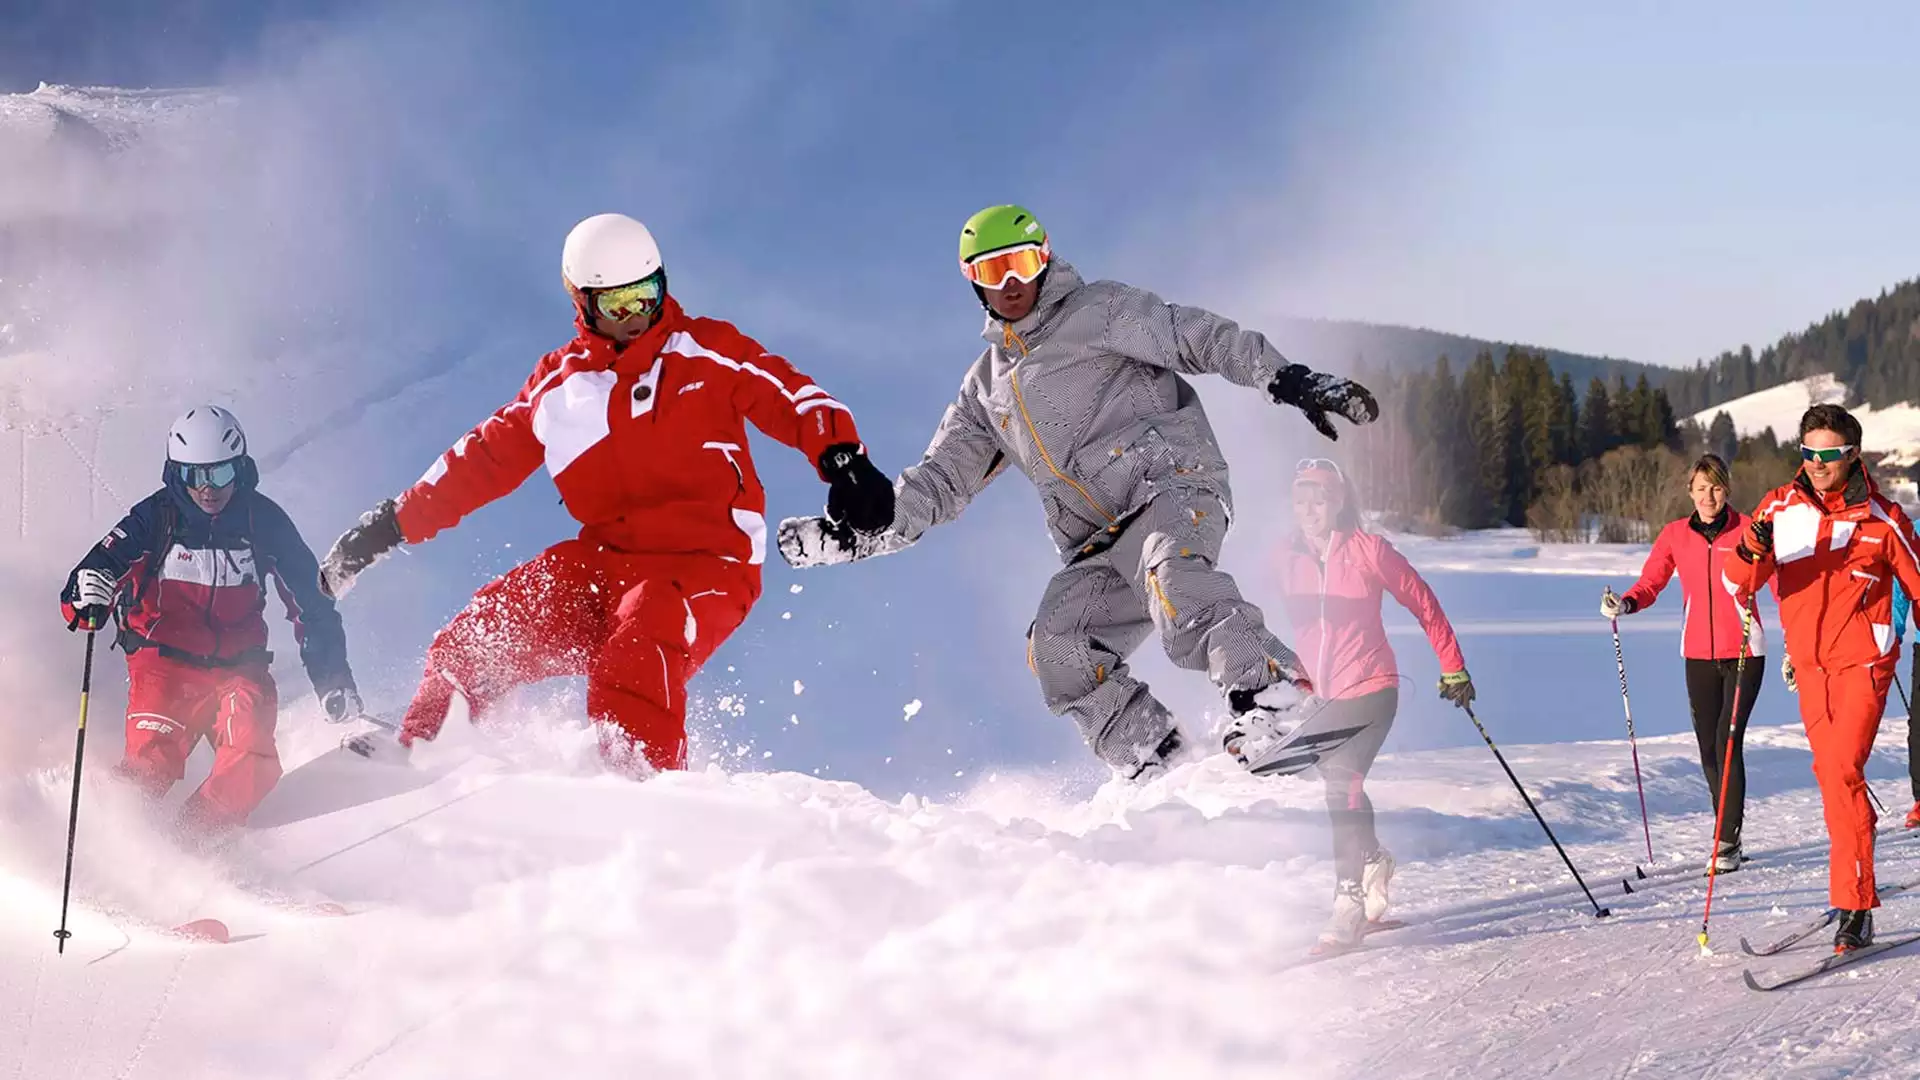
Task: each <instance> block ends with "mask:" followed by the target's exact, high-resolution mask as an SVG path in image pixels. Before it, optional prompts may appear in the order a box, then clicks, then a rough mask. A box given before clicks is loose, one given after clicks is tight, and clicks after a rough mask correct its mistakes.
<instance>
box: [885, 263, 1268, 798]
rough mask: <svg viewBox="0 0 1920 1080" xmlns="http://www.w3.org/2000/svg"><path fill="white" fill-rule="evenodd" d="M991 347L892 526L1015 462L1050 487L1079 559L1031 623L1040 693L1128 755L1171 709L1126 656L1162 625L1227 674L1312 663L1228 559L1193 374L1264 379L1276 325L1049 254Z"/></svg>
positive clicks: (1213, 446)
mask: <svg viewBox="0 0 1920 1080" xmlns="http://www.w3.org/2000/svg"><path fill="white" fill-rule="evenodd" d="M982 336H983V337H985V338H986V339H987V343H988V344H987V350H986V352H985V353H983V354H982V355H981V357H980V359H979V360H978V361H976V362H975V363H974V365H973V367H972V369H971V370H969V371H968V372H967V376H966V379H965V381H964V382H962V384H961V387H960V394H959V396H958V398H956V399H955V401H954V403H953V404H952V405H950V406H948V407H947V412H946V415H945V416H944V417H943V418H942V419H941V421H940V427H939V429H938V430H937V431H936V432H934V436H933V441H932V443H931V444H930V445H929V446H928V447H927V452H926V457H925V458H924V459H923V460H922V461H921V462H920V463H919V464H917V465H915V466H913V467H912V468H909V469H907V470H906V471H905V472H903V473H902V474H901V476H900V479H899V481H898V482H897V485H896V488H897V492H898V503H897V509H896V511H895V516H894V523H893V528H892V529H891V530H890V531H891V532H893V533H896V534H898V538H899V540H901V541H904V542H907V543H911V542H912V541H914V540H916V539H918V538H919V536H920V534H922V533H924V532H925V531H926V530H927V529H929V528H932V527H933V526H935V525H939V524H942V523H944V522H947V521H951V520H953V519H954V518H955V517H957V516H959V514H960V512H961V511H962V510H963V509H965V508H966V505H967V503H968V502H969V501H970V500H972V499H973V497H974V496H976V495H978V494H979V493H980V492H981V490H982V489H984V488H985V487H986V486H987V484H988V483H989V482H990V481H991V480H992V479H993V478H994V476H996V475H997V474H998V473H999V472H1000V471H1001V470H1002V469H1003V467H1004V466H1005V465H1006V464H1008V463H1011V464H1013V465H1015V466H1018V467H1019V469H1020V471H1021V472H1024V473H1025V474H1026V475H1027V477H1028V479H1030V480H1032V481H1033V483H1034V486H1035V487H1036V488H1038V489H1039V492H1040V502H1041V505H1042V507H1043V508H1044V510H1045V511H1046V515H1047V526H1048V528H1049V529H1051V530H1052V533H1053V541H1054V544H1055V546H1056V547H1057V548H1059V550H1060V552H1061V556H1062V558H1063V559H1064V560H1065V561H1066V564H1067V565H1066V566H1065V567H1064V568H1063V569H1062V570H1061V571H1060V572H1059V573H1058V574H1056V575H1054V577H1053V580H1052V581H1051V582H1050V583H1049V584H1048V586H1047V590H1046V595H1045V596H1044V597H1043V598H1042V600H1041V602H1040V613H1039V617H1038V618H1037V619H1035V620H1034V624H1033V628H1032V630H1031V632H1030V637H1029V641H1028V658H1029V661H1030V663H1031V665H1032V667H1033V670H1034V674H1035V675H1037V676H1038V677H1039V679H1040V688H1041V691H1042V693H1043V694H1044V695H1045V697H1046V702H1047V706H1048V707H1049V708H1050V709H1052V710H1053V712H1054V713H1055V714H1056V715H1058V714H1061V713H1071V714H1072V715H1073V718H1074V720H1075V722H1076V723H1078V724H1079V727H1080V733H1081V735H1082V736H1083V737H1084V738H1085V739H1086V741H1087V744H1088V745H1089V746H1091V747H1092V748H1093V751H1094V753H1096V754H1098V755H1099V756H1100V757H1101V758H1102V759H1103V760H1105V761H1106V762H1108V763H1109V764H1111V765H1113V766H1114V767H1116V768H1118V769H1121V770H1123V771H1131V770H1132V769H1133V768H1135V767H1136V766H1138V765H1139V764H1140V763H1141V762H1143V761H1144V760H1146V759H1147V758H1148V757H1149V756H1150V755H1151V754H1152V752H1153V750H1154V749H1155V747H1157V746H1158V745H1159V743H1160V741H1161V739H1163V738H1164V737H1165V736H1166V734H1167V733H1168V731H1170V730H1171V728H1172V726H1173V717H1172V715H1171V714H1170V713H1169V712H1168V711H1167V709H1166V707H1165V706H1164V705H1162V704H1160V702H1158V701H1156V700H1154V698H1153V696H1152V695H1151V694H1150V693H1149V692H1148V690H1147V687H1146V686H1145V685H1144V684H1143V683H1140V682H1138V681H1136V680H1135V679H1133V678H1132V677H1131V676H1130V675H1129V674H1128V672H1127V664H1126V658H1127V656H1128V655H1129V654H1131V653H1132V652H1133V651H1134V650H1135V649H1137V648H1139V647H1140V645H1141V644H1142V643H1143V642H1145V641H1146V639H1147V635H1148V634H1149V633H1151V632H1152V631H1153V630H1154V629H1158V630H1159V631H1160V639H1161V642H1162V644H1163V645H1164V646H1165V647H1166V650H1167V656H1168V657H1170V658H1171V659H1172V660H1173V662H1174V663H1176V664H1178V665H1180V666H1181V667H1183V668H1188V669H1191V670H1204V671H1206V672H1207V674H1208V676H1209V677H1210V678H1211V679H1212V680H1213V682H1214V684H1215V685H1216V686H1218V687H1220V688H1221V690H1223V691H1226V690H1240V689H1258V688H1260V687H1264V686H1266V685H1268V684H1269V683H1271V682H1273V681H1274V679H1275V678H1276V677H1277V676H1278V675H1280V674H1283V673H1284V674H1287V675H1289V676H1293V675H1297V674H1299V672H1300V665H1299V663H1298V661H1297V660H1296V659H1295V658H1294V655H1293V653H1292V652H1291V651H1290V650H1288V649H1287V647H1286V646H1284V645H1282V644H1281V643H1280V642H1279V640H1278V639H1276V638H1275V637H1274V636H1273V635H1272V634H1271V633H1269V632H1268V631H1267V629H1266V626H1265V624H1264V622H1263V620H1262V617H1261V614H1260V609H1259V608H1256V607H1254V606H1253V605H1252V604H1249V603H1247V602H1246V601H1245V600H1243V599H1241V596H1240V591H1239V589H1238V588H1237V587H1236V586H1235V585H1234V582H1233V579H1232V578H1231V577H1229V576H1228V575H1227V574H1226V573H1225V572H1223V571H1221V570H1219V569H1217V568H1216V566H1215V563H1216V562H1217V561H1218V559H1219V555H1220V544H1221V541H1222V540H1223V539H1224V538H1225V536H1226V531H1227V524H1228V516H1229V515H1230V514H1231V512H1232V505H1231V500H1232V496H1231V494H1230V492H1229V491H1228V487H1227V464H1226V461H1225V459H1224V458H1223V457H1222V456H1221V454H1220V448H1219V445H1218V444H1217V442H1216V441H1215V439H1214V435H1213V428H1212V426H1211V425H1210V424H1208V423H1207V417H1206V413H1205V412H1204V411H1203V410H1202V409H1201V406H1200V399H1199V397H1198V396H1197V395H1196V394H1195V393H1194V391H1193V387H1192V386H1190V385H1189V384H1188V383H1187V381H1186V380H1185V379H1183V378H1181V375H1182V374H1199V373H1205V372H1212V373H1215V374H1220V375H1224V376H1226V377H1227V378H1229V379H1231V380H1233V381H1234V382H1236V383H1239V384H1241V385H1242V386H1250V387H1256V388H1264V387H1265V386H1266V385H1267V383H1268V381H1269V380H1271V379H1272V377H1273V374H1274V372H1275V371H1276V370H1277V369H1278V368H1280V367H1282V366H1284V365H1285V364H1286V361H1285V360H1284V359H1283V358H1282V357H1281V355H1280V353H1279V352H1278V351H1277V350H1275V349H1274V348H1273V346H1272V345H1270V344H1268V343H1267V340H1266V338H1265V337H1263V336H1261V335H1260V334H1257V333H1254V332H1252V331H1245V330H1241V329H1240V328H1239V327H1238V326H1236V325H1235V324H1234V323H1232V322H1230V321H1228V320H1227V319H1224V318H1221V317H1220V316H1218V315H1215V314H1213V313H1211V312H1208V311H1202V310H1200V309H1198V308H1190V307H1181V306H1180V305H1178V304H1169V303H1166V302H1164V301H1162V300H1161V299H1160V298H1159V297H1157V296H1154V295H1153V294H1152V293H1148V292H1145V291H1143V290H1140V289H1135V288H1133V287H1131V286H1128V285H1123V284H1120V283H1118V282H1112V281H1096V282H1093V283H1091V284H1088V283H1085V282H1083V281H1082V280H1081V278H1080V275H1079V274H1078V273H1076V272H1075V271H1074V269H1073V267H1072V266H1071V265H1069V264H1068V263H1066V262H1065V261H1063V260H1060V259H1057V258H1056V259H1055V260H1053V263H1052V266H1051V268H1050V269H1049V270H1048V271H1047V276H1046V279H1045V281H1044V282H1043V284H1042V286H1041V291H1040V299H1039V302H1038V303H1037V304H1036V305H1035V307H1034V310H1033V311H1032V312H1031V313H1030V314H1029V315H1028V316H1027V317H1026V318H1024V319H1022V320H1020V321H1019V322H1017V323H1012V324H1006V323H1002V322H1001V321H999V320H998V319H995V318H991V317H989V318H988V320H987V325H986V329H985V330H984V331H983V334H982Z"/></svg>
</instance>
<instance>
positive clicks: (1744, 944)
mask: <svg viewBox="0 0 1920 1080" xmlns="http://www.w3.org/2000/svg"><path fill="white" fill-rule="evenodd" d="M1740 951H1741V952H1743V953H1746V954H1747V955H1748V956H1764V955H1766V954H1765V953H1762V952H1760V951H1759V950H1757V949H1755V948H1754V947H1753V945H1752V943H1751V942H1749V941H1748V940H1747V939H1746V938H1741V939H1740Z"/></svg>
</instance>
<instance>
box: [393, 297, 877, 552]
mask: <svg viewBox="0 0 1920 1080" xmlns="http://www.w3.org/2000/svg"><path fill="white" fill-rule="evenodd" d="M577 325H578V324H577ZM748 420H752V421H753V424H754V426H755V427H757V428H759V429H760V430H761V431H764V432H766V433H767V434H768V435H770V436H772V437H773V438H776V439H778V440H780V441H781V442H783V443H786V444H787V445H788V446H792V447H794V448H796V449H798V450H799V451H800V452H801V453H803V454H805V455H806V457H807V460H808V461H810V462H812V463H814V467H815V469H816V470H817V469H818V468H819V460H820V455H821V453H822V452H823V451H825V450H826V449H827V448H828V447H830V446H834V445H836V444H839V443H858V442H859V441H860V436H859V433H858V432H857V431H856V430H855V429H854V424H853V414H852V413H851V412H850V411H849V410H848V409H847V407H846V406H845V405H842V404H841V403H840V402H838V401H836V400H834V398H833V397H832V395H830V394H828V393H827V392H826V391H825V390H822V389H821V388H820V387H819V386H816V385H815V384H814V383H813V381H812V380H811V379H809V378H807V377H806V376H805V375H802V374H801V373H800V372H798V371H796V370H794V367H793V365H791V364H789V363H788V362H787V361H786V360H784V359H782V358H781V357H778V356H775V355H773V354H771V353H769V352H767V350H766V349H764V348H762V347H761V346H760V344H759V342H756V341H754V340H753V339H752V338H750V337H748V336H746V335H745V334H742V333H741V332H740V331H739V330H737V329H735V328H734V327H733V325H732V324H730V323H726V322H722V321H720V320H718V319H699V318H693V317H691V316H688V315H687V314H685V313H684V312H683V311H682V310H681V308H680V306H679V304H678V303H676V302H675V301H674V300H673V299H672V298H671V297H669V298H668V299H667V301H666V304H665V307H664V308H663V310H662V312H661V316H660V320H659V321H658V322H657V323H655V324H654V326H653V327H652V328H651V329H649V330H648V331H647V332H646V333H645V334H644V335H642V336H640V337H638V338H635V339H634V340H633V341H632V342H631V343H629V344H628V345H627V347H626V348H624V349H617V348H615V346H614V343H613V342H612V341H611V340H609V339H608V338H605V337H602V336H601V335H599V334H596V333H593V332H591V331H589V330H588V329H587V328H586V327H585V326H584V325H579V334H578V336H576V337H575V338H574V339H573V341H572V342H570V343H569V344H568V345H566V346H565V347H564V348H561V349H557V350H555V351H554V352H551V353H548V354H547V355H546V356H544V357H542V358H541V359H540V363H539V364H538V365H536V366H535V367H534V369H533V374H532V375H531V376H530V377H529V378H528V379H527V383H526V386H525V387H524V388H522V389H521V391H520V393H519V395H518V396H516V397H515V398H514V399H513V400H512V401H510V402H508V403H507V404H506V405H504V406H502V407H501V408H500V410H499V411H498V412H495V413H494V414H493V415H492V416H490V417H488V418H487V419H486V420H484V421H482V422H481V424H480V426H478V427H476V428H474V429H473V430H472V431H470V432H468V433H467V434H466V435H465V436H464V437H462V438H461V439H460V441H459V442H457V443H455V444H454V445H453V448H452V449H451V450H448V451H447V452H446V453H445V454H442V455H441V456H440V458H439V460H437V461H435V462H434V463H433V467H432V468H430V469H428V470H427V473H426V475H425V476H422V477H421V478H420V480H419V482H418V483H416V484H414V486H413V487H412V488H410V489H408V490H407V492H406V493H405V494H403V495H401V496H400V499H399V507H398V517H399V523H400V530H401V532H402V533H403V534H404V535H405V537H406V539H407V542H408V543H413V544H418V543H421V542H423V541H426V540H428V539H430V538H432V537H433V536H434V535H435V534H436V533H438V532H440V531H441V530H442V529H447V528H450V527H452V526H453V525H454V524H455V523H456V522H458V521H459V520H460V519H461V518H463V517H465V516H466V515H468V514H470V513H472V512H473V511H475V510H477V509H479V508H480V507H482V506H485V505H486V504H487V503H490V502H492V501H493V500H495V499H498V498H500V497H501V496H503V495H506V494H508V493H510V492H512V491H513V490H514V489H515V488H517V487H519V486H520V484H521V482H522V481H524V480H526V478H527V477H528V476H530V475H532V473H533V471H534V469H536V468H538V467H539V466H540V465H541V464H542V463H544V464H545V465H546V467H547V471H548V472H549V473H550V474H552V476H553V482H554V485H555V486H556V487H558V488H559V489H560V497H561V499H562V500H563V501H564V502H565V503H566V506H567V509H568V511H570V512H571V513H572V514H573V516H574V518H575V519H577V520H578V521H579V522H580V524H581V529H580V536H581V538H582V539H584V540H588V541H592V542H594V543H598V544H603V545H605V546H607V547H609V548H612V549H614V550H616V551H623V552H629V553H635V554H711V555H715V556H718V557H720V558H723V559H726V560H729V561H733V562H739V563H745V564H751V565H757V564H760V563H762V562H765V561H766V537H767V526H766V507H767V500H766V492H765V490H764V489H763V488H762V487H761V486H760V478H759V476H758V475H757V474H756V473H755V472H754V468H753V459H752V457H751V455H749V454H748V452H747V432H746V422H747V421H748Z"/></svg>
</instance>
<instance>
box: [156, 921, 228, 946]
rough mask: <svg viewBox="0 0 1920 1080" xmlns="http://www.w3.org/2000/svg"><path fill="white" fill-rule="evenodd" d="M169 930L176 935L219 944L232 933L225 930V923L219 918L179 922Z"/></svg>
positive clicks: (222, 943)
mask: <svg viewBox="0 0 1920 1080" xmlns="http://www.w3.org/2000/svg"><path fill="white" fill-rule="evenodd" d="M170 932H171V933H172V934H174V935H175V936H176V937H184V938H192V939H193V940H195V941H211V942H215V943H217V944H221V945H225V944H226V943H227V942H228V941H230V940H232V938H233V935H232V934H230V933H228V931H227V924H226V923H223V922H221V921H220V920H219V919H195V920H193V921H192V922H185V923H181V924H180V925H179V926H176V927H174V928H173V930H172V931H170Z"/></svg>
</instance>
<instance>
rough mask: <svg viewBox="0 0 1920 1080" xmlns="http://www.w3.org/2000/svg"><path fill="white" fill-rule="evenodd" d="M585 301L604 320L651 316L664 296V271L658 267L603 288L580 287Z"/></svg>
mask: <svg viewBox="0 0 1920 1080" xmlns="http://www.w3.org/2000/svg"><path fill="white" fill-rule="evenodd" d="M580 293H581V295H582V296H584V297H585V298H586V301H587V305H588V306H589V307H590V308H591V309H592V310H593V311H594V312H596V313H598V314H599V316H600V317H601V318H603V319H605V320H607V321H608V322H624V321H625V320H627V319H631V318H634V317H635V316H648V317H651V316H652V315H653V314H654V313H655V312H657V311H659V310H660V304H661V302H662V301H664V300H665V299H666V296H667V273H666V268H665V267H662V268H661V269H659V270H655V271H654V272H653V273H651V274H648V275H647V276H646V277H643V278H641V279H640V280H639V281H635V282H632V283H630V284H626V285H615V286H613V287H612V288H607V289H582V290H580Z"/></svg>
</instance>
